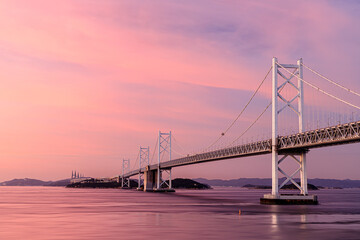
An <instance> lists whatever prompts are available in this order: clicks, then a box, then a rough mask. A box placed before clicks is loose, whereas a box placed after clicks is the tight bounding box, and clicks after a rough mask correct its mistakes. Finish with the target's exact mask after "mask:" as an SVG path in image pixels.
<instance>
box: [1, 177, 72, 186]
mask: <svg viewBox="0 0 360 240" xmlns="http://www.w3.org/2000/svg"><path fill="white" fill-rule="evenodd" d="M69 183H70V179H63V180H59V181H41V180H38V179H31V178H21V179H17V178H15V179H13V180H10V181H5V182H1V183H0V186H66V185H68V184H69Z"/></svg>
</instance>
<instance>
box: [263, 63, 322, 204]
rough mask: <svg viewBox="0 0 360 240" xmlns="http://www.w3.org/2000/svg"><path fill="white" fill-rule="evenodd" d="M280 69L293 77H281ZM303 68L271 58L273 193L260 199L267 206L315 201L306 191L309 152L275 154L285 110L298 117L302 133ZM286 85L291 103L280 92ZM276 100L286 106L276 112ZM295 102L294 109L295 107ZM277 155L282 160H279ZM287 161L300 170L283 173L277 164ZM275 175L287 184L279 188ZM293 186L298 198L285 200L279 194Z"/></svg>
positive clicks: (301, 150)
mask: <svg viewBox="0 0 360 240" xmlns="http://www.w3.org/2000/svg"><path fill="white" fill-rule="evenodd" d="M280 69H284V70H285V71H287V72H289V70H290V71H292V72H293V73H292V74H291V75H290V76H289V77H287V76H286V75H285V74H284V73H282V72H281V71H280ZM278 76H280V77H281V79H283V80H284V81H283V82H281V84H278V83H279V82H278ZM293 78H297V79H296V80H297V84H295V83H293V82H292V79H293ZM302 79H303V66H302V59H300V60H298V61H297V64H280V63H278V61H277V58H273V61H272V138H271V157H272V191H271V194H266V195H265V196H264V198H263V199H262V201H263V202H265V203H266V202H269V201H267V200H269V199H275V201H283V199H284V200H285V201H291V200H289V199H294V200H296V201H298V200H300V201H315V202H316V197H314V196H308V191H307V175H306V152H307V151H308V150H307V149H306V148H304V149H300V150H290V151H289V150H288V151H286V150H283V151H280V152H279V151H278V115H279V114H280V113H281V111H283V110H284V109H285V108H287V107H288V108H290V109H291V110H292V111H293V112H294V113H295V114H296V115H297V116H298V122H299V133H302V132H304V121H303V119H304V92H303V82H302ZM286 85H289V86H290V87H291V88H293V89H294V90H295V96H293V97H292V98H291V99H290V100H288V99H286V98H285V97H284V96H283V95H282V94H281V90H282V89H283V88H284V87H285V86H286ZM278 99H280V100H281V101H283V102H284V103H285V105H284V106H283V107H282V108H280V109H279V106H278ZM296 102H297V107H296ZM279 155H281V158H280V159H279ZM287 157H290V159H293V160H294V161H295V162H296V163H297V164H298V165H299V167H298V168H297V170H296V171H294V172H293V173H292V174H291V175H289V174H287V173H286V172H285V171H284V170H283V169H281V168H280V167H279V164H280V163H281V162H283V161H284V160H285V159H286V158H287ZM278 172H280V173H282V174H283V175H284V176H285V177H286V180H285V181H284V182H283V183H281V185H280V186H279V182H278ZM298 173H299V174H300V180H301V183H300V185H299V184H298V183H296V182H295V180H294V177H295V176H296V175H297V174H298ZM289 181H290V182H291V183H293V184H294V185H295V186H296V187H297V188H298V189H299V190H300V194H301V195H302V196H299V195H293V196H285V195H281V194H279V190H280V189H281V188H282V187H283V186H285V184H286V183H288V182H289Z"/></svg>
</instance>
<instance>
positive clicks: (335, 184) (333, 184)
mask: <svg viewBox="0 0 360 240" xmlns="http://www.w3.org/2000/svg"><path fill="white" fill-rule="evenodd" d="M193 180H195V181H198V182H200V183H204V184H208V185H210V186H225V187H243V186H244V185H254V186H271V178H239V179H231V180H221V179H212V180H209V179H206V178H195V179H193ZM284 180H285V178H281V179H279V182H282V181H284ZM295 181H297V182H298V181H299V179H295ZM308 183H309V184H312V185H315V186H317V187H325V188H360V180H350V179H346V180H338V179H319V178H314V179H308Z"/></svg>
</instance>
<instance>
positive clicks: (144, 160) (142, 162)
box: [138, 146, 150, 190]
mask: <svg viewBox="0 0 360 240" xmlns="http://www.w3.org/2000/svg"><path fill="white" fill-rule="evenodd" d="M149 155H150V148H149V147H147V148H144V147H141V146H140V157H139V179H138V190H140V189H141V185H142V184H143V180H142V179H141V175H142V174H141V169H142V168H144V167H147V166H149Z"/></svg>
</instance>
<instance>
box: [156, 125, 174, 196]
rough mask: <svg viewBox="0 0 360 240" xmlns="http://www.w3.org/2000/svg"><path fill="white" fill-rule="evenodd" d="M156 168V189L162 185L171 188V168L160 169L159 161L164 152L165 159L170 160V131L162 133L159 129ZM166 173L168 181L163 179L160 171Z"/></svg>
mask: <svg viewBox="0 0 360 240" xmlns="http://www.w3.org/2000/svg"><path fill="white" fill-rule="evenodd" d="M158 144H159V146H158V150H159V152H158V169H157V180H156V189H158V190H160V189H161V188H162V187H163V186H164V185H166V186H165V188H168V189H171V188H172V184H171V168H169V169H162V170H160V161H161V158H162V157H163V156H165V155H164V154H168V159H167V161H170V160H171V131H170V132H168V133H162V132H161V131H159V142H158ZM163 172H164V173H167V174H168V183H167V182H166V179H163V176H162V173H163Z"/></svg>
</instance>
